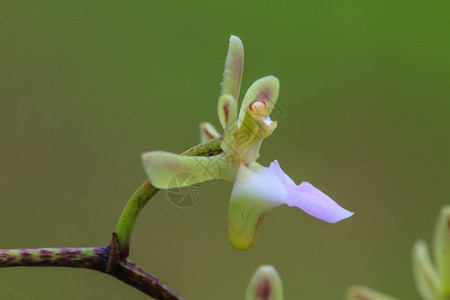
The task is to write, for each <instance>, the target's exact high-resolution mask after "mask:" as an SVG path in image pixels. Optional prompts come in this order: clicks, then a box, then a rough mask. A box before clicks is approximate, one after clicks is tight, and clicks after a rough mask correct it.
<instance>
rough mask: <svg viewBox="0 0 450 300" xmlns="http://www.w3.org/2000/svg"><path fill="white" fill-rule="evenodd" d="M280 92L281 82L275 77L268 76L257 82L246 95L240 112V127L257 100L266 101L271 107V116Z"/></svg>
mask: <svg viewBox="0 0 450 300" xmlns="http://www.w3.org/2000/svg"><path fill="white" fill-rule="evenodd" d="M279 91H280V81H279V80H278V78H276V77H275V76H266V77H263V78H261V79H258V80H257V81H255V82H254V83H253V84H252V85H251V86H250V88H249V89H248V90H247V93H245V96H244V100H243V101H242V105H241V110H240V112H239V118H238V127H240V126H241V124H242V122H243V121H244V117H245V114H246V113H247V109H248V107H249V105H250V104H251V103H252V102H253V101H255V100H260V99H262V100H266V101H267V103H268V105H269V114H270V112H271V111H272V110H273V108H274V107H275V104H276V102H277V99H278V93H279Z"/></svg>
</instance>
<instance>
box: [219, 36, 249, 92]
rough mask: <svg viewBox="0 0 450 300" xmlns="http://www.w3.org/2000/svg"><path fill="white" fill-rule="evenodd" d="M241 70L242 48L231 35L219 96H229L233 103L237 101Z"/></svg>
mask: <svg viewBox="0 0 450 300" xmlns="http://www.w3.org/2000/svg"><path fill="white" fill-rule="evenodd" d="M243 70H244V46H243V45H242V42H241V40H240V39H239V38H238V37H237V36H234V35H232V36H231V37H230V44H229V46H228V53H227V59H226V61H225V70H224V71H223V81H222V91H221V95H224V94H230V95H231V96H233V97H234V99H235V101H237V100H238V98H239V90H240V89H241V80H242V72H243Z"/></svg>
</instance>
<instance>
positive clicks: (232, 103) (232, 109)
mask: <svg viewBox="0 0 450 300" xmlns="http://www.w3.org/2000/svg"><path fill="white" fill-rule="evenodd" d="M218 114H219V121H220V124H221V125H222V128H223V129H224V130H225V131H226V133H228V132H227V131H228V130H227V129H228V128H229V127H231V128H229V129H230V131H231V132H229V133H230V135H232V134H233V133H234V132H232V131H233V130H235V128H236V126H233V124H232V123H233V122H236V116H237V104H236V100H235V99H234V98H233V96H231V95H229V94H224V95H221V96H220V98H219V105H218Z"/></svg>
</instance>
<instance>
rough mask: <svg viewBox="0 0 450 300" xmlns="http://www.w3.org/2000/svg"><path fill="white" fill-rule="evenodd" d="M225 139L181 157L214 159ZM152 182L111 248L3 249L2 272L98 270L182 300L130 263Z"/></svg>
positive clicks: (138, 194)
mask: <svg viewBox="0 0 450 300" xmlns="http://www.w3.org/2000/svg"><path fill="white" fill-rule="evenodd" d="M221 141H222V138H221V137H219V138H216V139H213V140H210V141H208V142H206V143H203V144H200V145H197V146H195V147H192V148H191V149H189V150H187V151H185V152H183V153H182V154H181V155H186V156H213V155H217V154H220V153H221V152H222V149H221V147H220V144H221ZM158 191H159V190H158V189H157V188H155V187H154V186H153V185H152V184H151V183H150V180H148V179H147V180H145V181H144V183H142V184H141V186H140V187H139V188H138V189H137V190H136V191H135V192H134V194H133V195H132V196H131V197H130V199H129V200H128V202H127V204H126V206H125V208H124V209H123V211H122V213H121V215H120V217H119V220H118V222H117V225H116V229H115V232H114V233H113V237H112V239H111V242H110V244H109V245H106V246H102V247H88V248H39V249H4V250H1V249H0V268H5V267H20V266H21V267H71V268H85V269H91V270H96V271H99V272H102V273H106V274H109V275H111V276H114V277H116V278H117V279H119V280H120V281H122V282H124V283H126V284H128V285H131V286H132V287H134V288H136V289H138V290H140V291H141V292H143V293H145V294H147V295H149V296H151V297H154V298H155V299H164V300H177V299H182V298H181V297H180V296H178V295H177V294H176V293H175V292H173V291H172V290H170V289H169V288H168V287H166V286H165V285H164V284H162V283H161V282H160V281H159V280H158V279H157V278H156V277H154V276H152V275H150V274H148V273H146V272H145V271H144V270H143V269H142V268H140V267H139V266H138V265H136V264H135V263H133V262H131V261H130V260H128V259H127V258H128V255H129V251H130V241H131V235H132V232H133V228H134V224H135V223H136V219H137V217H138V216H139V213H140V212H141V210H142V208H144V206H145V204H147V202H148V201H149V200H150V199H151V198H152V197H153V196H154V195H155V194H156V193H157V192H158Z"/></svg>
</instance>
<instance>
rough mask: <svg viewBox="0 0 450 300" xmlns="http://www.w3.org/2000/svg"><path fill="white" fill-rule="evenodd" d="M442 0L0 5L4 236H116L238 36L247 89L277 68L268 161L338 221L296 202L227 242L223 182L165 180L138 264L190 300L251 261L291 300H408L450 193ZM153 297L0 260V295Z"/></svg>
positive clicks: (139, 240) (206, 102) (85, 239)
mask: <svg viewBox="0 0 450 300" xmlns="http://www.w3.org/2000/svg"><path fill="white" fill-rule="evenodd" d="M449 15H450V2H448V1H426V2H425V1H423V2H422V3H415V2H409V1H354V0H353V1H329V0H328V1H278V2H277V1H247V2H241V1H226V2H214V1H5V0H3V1H1V4H0V143H1V144H0V145H1V147H0V199H1V200H0V204H1V206H0V228H1V229H0V248H19V247H46V246H96V245H103V244H106V243H107V242H108V241H109V238H110V234H111V232H112V230H113V229H114V226H115V222H116V220H117V218H118V216H119V214H120V212H121V210H122V208H123V206H124V205H125V203H126V200H127V199H128V197H129V196H130V195H131V193H132V192H133V191H134V190H135V188H137V187H138V186H139V184H140V183H141V182H142V181H143V180H144V179H145V174H144V172H143V169H142V166H141V161H140V155H141V153H142V152H144V151H149V150H167V151H172V152H182V151H184V150H185V149H187V148H189V147H190V146H193V145H195V144H196V143H197V142H198V131H199V130H198V123H199V122H200V121H211V122H213V123H214V124H215V125H218V120H217V116H216V102H217V98H218V95H219V83H220V81H221V75H222V71H223V64H224V61H225V55H226V51H227V46H228V38H229V36H230V34H234V35H238V36H239V37H240V38H241V39H242V40H243V43H244V46H245V55H246V61H245V71H244V78H243V85H242V88H243V91H245V90H246V89H247V87H248V86H249V85H250V84H251V83H252V82H253V81H255V80H256V79H258V78H260V77H262V76H265V75H269V74H273V75H275V76H277V77H278V78H279V79H280V80H281V91H280V98H279V102H278V104H279V107H280V108H281V109H282V112H283V113H282V114H281V115H279V116H277V119H278V122H279V123H278V128H277V130H276V132H275V134H274V135H273V136H271V137H270V138H269V139H267V140H266V141H265V143H264V145H263V148H262V150H261V154H262V156H261V158H260V162H261V163H263V164H265V165H267V164H268V163H269V162H270V161H272V160H273V159H278V160H279V162H280V164H281V166H282V167H283V169H284V170H285V172H286V173H287V174H289V175H290V176H291V177H292V178H294V179H295V180H296V181H297V182H298V183H299V182H301V181H302V180H307V181H309V182H311V183H313V184H314V185H316V186H317V187H319V188H320V189H322V190H323V191H324V192H326V193H327V194H329V195H330V196H331V197H332V198H333V199H335V200H336V201H337V202H338V203H340V204H341V205H342V206H343V207H345V208H347V209H349V210H352V211H355V212H356V213H355V215H354V216H353V217H352V218H350V219H348V220H345V221H343V222H341V223H338V224H335V225H330V224H326V223H324V222H321V221H319V220H316V219H314V218H312V217H310V216H308V215H306V214H304V213H303V212H301V211H299V210H296V209H292V208H286V207H283V208H280V209H277V210H275V211H274V212H273V213H271V214H269V215H268V217H267V218H266V219H265V221H264V223H263V227H262V232H261V236H260V240H259V241H258V243H257V244H256V245H255V246H254V247H252V248H251V249H250V250H248V251H245V252H241V251H237V250H234V249H233V248H232V247H231V246H230V245H229V243H228V238H227V202H228V199H229V196H230V192H231V187H232V185H231V184H230V183H227V182H215V183H205V184H202V188H203V194H202V198H201V200H200V202H199V203H198V204H197V205H196V206H195V207H193V208H191V209H178V208H176V207H174V206H173V205H171V204H170V202H169V201H168V200H167V195H166V194H165V193H164V192H161V193H159V194H158V195H157V196H156V197H155V198H154V199H153V200H152V201H151V202H150V203H149V205H148V206H147V207H146V208H145V209H144V210H143V212H142V214H141V217H140V218H139V220H138V222H137V225H136V229H135V232H134V235H133V241H132V252H131V258H132V259H133V260H135V261H137V262H139V263H140V264H141V265H142V266H143V267H144V268H145V269H146V270H148V271H149V272H151V273H152V274H154V275H156V276H157V277H159V278H160V279H161V280H162V281H163V282H164V283H165V284H167V285H169V286H170V287H172V288H173V289H174V290H175V291H177V292H178V293H180V294H181V295H183V296H184V297H186V298H188V299H219V300H220V299H242V298H243V295H244V292H245V288H246V285H247V282H248V281H249V279H250V277H251V275H252V274H253V272H254V270H255V269H256V268H257V266H258V265H260V264H272V265H274V266H275V267H276V268H277V270H278V272H279V273H280V275H281V276H282V278H283V283H284V288H285V295H286V299H342V298H343V295H344V293H345V290H346V288H347V287H348V286H349V285H351V284H364V285H367V286H370V287H372V288H375V289H378V290H380V291H383V292H386V293H388V294H392V295H394V296H397V297H401V298H403V299H419V297H418V296H417V292H416V289H415V287H414V282H413V278H412V274H411V259H410V256H411V255H410V253H411V247H412V245H413V243H414V241H415V240H416V239H418V238H425V239H426V240H427V241H430V238H431V234H432V231H433V229H434V223H435V220H436V218H437V215H438V212H439V209H440V207H441V206H442V205H444V204H446V203H449V202H450V189H449V186H450V132H449V129H450V97H449V95H450V18H449ZM124 298H127V299H147V297H146V296H144V295H143V294H141V293H140V292H138V291H136V290H134V289H133V288H130V287H128V286H126V285H125V284H122V283H121V282H119V281H117V280H116V279H114V278H112V277H109V276H106V275H104V274H101V273H97V272H93V271H88V270H80V269H64V268H7V269H0V299H124Z"/></svg>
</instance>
